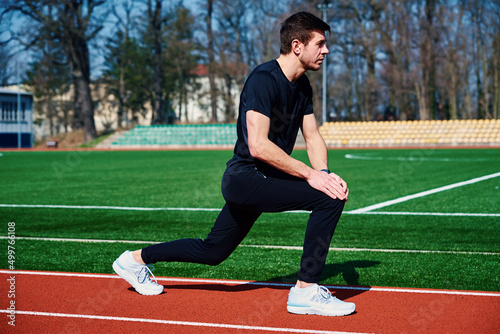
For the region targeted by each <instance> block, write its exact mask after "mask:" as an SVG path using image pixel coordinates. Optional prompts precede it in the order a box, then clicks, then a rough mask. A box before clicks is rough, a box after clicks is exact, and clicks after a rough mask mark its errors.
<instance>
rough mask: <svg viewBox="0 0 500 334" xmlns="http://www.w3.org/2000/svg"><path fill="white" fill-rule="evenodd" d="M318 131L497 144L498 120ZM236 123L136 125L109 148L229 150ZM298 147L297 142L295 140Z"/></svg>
mask: <svg viewBox="0 0 500 334" xmlns="http://www.w3.org/2000/svg"><path fill="white" fill-rule="evenodd" d="M320 132H321V135H322V136H323V138H324V139H325V142H326V144H327V145H328V146H330V147H342V146H411V145H492V146H497V145H500V120H493V119H492V120H482V119H481V120H476V119H473V120H472V119H470V120H430V121H386V122H327V123H325V124H323V125H321V126H320ZM235 141H236V124H193V125H152V126H137V127H135V128H134V129H132V130H130V131H128V132H125V133H124V134H123V135H122V136H121V137H119V138H118V139H117V140H116V141H114V142H113V147H139V146H148V147H156V146H157V147H162V146H171V147H173V146H179V147H232V146H233V145H234V143H235ZM298 145H299V146H300V141H298Z"/></svg>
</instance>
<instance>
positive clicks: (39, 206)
mask: <svg viewBox="0 0 500 334" xmlns="http://www.w3.org/2000/svg"><path fill="white" fill-rule="evenodd" d="M0 208H28V209H77V210H123V211H193V212H219V211H220V210H221V209H218V208H174V207H163V208H162V207H157V208H154V207H153V208H148V207H134V206H97V205H53V204H0ZM359 210H361V209H356V210H351V211H344V212H343V214H356V215H359V214H364V215H389V216H390V215H416V216H452V217H453V216H458V217H462V216H463V217H500V213H461V212H457V213H454V212H397V211H396V212H390V211H377V212H371V211H359ZM283 213H306V214H309V213H311V211H306V210H295V211H285V212H283Z"/></svg>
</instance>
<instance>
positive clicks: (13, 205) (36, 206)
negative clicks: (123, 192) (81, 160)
mask: <svg viewBox="0 0 500 334" xmlns="http://www.w3.org/2000/svg"><path fill="white" fill-rule="evenodd" d="M0 208H35V209H36V208H39V209H83V210H129V211H209V212H210V211H217V212H218V211H220V210H221V209H216V208H213V209H212V208H143V207H134V206H98V205H50V204H49V205H46V204H0Z"/></svg>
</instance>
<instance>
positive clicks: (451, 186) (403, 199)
mask: <svg viewBox="0 0 500 334" xmlns="http://www.w3.org/2000/svg"><path fill="white" fill-rule="evenodd" d="M499 176H500V172H498V173H494V174H490V175H485V176H481V177H477V178H474V179H471V180H467V181H463V182H458V183H453V184H449V185H447V186H444V187H439V188H435V189H431V190H427V191H422V192H420V193H416V194H413V195H408V196H403V197H400V198H396V199H393V200H390V201H386V202H382V203H378V204H374V205H370V206H367V207H364V208H360V209H356V210H352V211H350V213H354V214H356V213H361V212H368V211H372V210H377V209H380V208H383V207H386V206H389V205H394V204H398V203H402V202H406V201H409V200H412V199H415V198H419V197H424V196H428V195H431V194H435V193H438V192H441V191H446V190H450V189H454V188H458V187H462V186H465V185H469V184H473V183H477V182H481V181H484V180H488V179H492V178H495V177H499Z"/></svg>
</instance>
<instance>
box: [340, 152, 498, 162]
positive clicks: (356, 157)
mask: <svg viewBox="0 0 500 334" xmlns="http://www.w3.org/2000/svg"><path fill="white" fill-rule="evenodd" d="M344 158H346V159H351V160H378V161H417V162H420V161H432V162H480V161H500V159H495V158H439V157H381V156H376V155H360V154H346V155H345V156H344Z"/></svg>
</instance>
